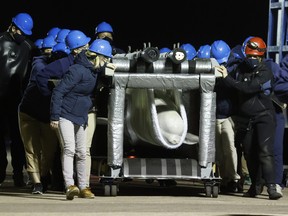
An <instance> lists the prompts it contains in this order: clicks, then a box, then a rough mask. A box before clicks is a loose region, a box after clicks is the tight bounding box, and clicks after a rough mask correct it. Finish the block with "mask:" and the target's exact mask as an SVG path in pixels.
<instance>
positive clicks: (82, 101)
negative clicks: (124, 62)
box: [50, 51, 98, 127]
mask: <svg viewBox="0 0 288 216" xmlns="http://www.w3.org/2000/svg"><path fill="white" fill-rule="evenodd" d="M97 76H98V74H97V71H96V70H95V69H94V67H93V65H92V63H91V62H90V61H89V60H88V59H87V57H86V55H85V51H83V52H81V53H80V54H78V55H77V57H76V58H75V64H73V65H72V66H70V67H69V70H68V72H67V73H66V74H65V75H64V76H63V78H62V79H61V81H60V82H59V84H58V85H57V86H56V87H55V88H54V90H53V93H52V97H51V105H50V113H51V116H50V120H51V121H58V120H59V118H60V117H63V118H65V119H68V120H70V121H71V122H73V123H74V124H77V125H81V126H84V127H85V126H86V125H87V121H88V111H89V110H90V108H91V107H92V105H93V104H92V101H91V94H92V93H93V91H94V90H95V86H96V81H97Z"/></svg>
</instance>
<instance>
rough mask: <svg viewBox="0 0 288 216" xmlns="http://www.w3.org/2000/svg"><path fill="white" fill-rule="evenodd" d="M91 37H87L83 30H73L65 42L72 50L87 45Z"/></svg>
mask: <svg viewBox="0 0 288 216" xmlns="http://www.w3.org/2000/svg"><path fill="white" fill-rule="evenodd" d="M90 40H91V38H90V37H87V36H86V35H85V34H84V33H83V32H82V31H79V30H72V31H70V32H69V33H68V35H67V36H66V38H65V43H66V44H67V46H68V48H69V49H70V50H73V49H76V48H79V47H82V46H85V45H86V44H88V43H89V42H90Z"/></svg>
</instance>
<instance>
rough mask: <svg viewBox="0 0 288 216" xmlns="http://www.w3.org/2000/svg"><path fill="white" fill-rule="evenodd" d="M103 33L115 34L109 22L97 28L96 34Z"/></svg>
mask: <svg viewBox="0 0 288 216" xmlns="http://www.w3.org/2000/svg"><path fill="white" fill-rule="evenodd" d="M101 32H110V33H113V28H112V26H111V25H110V24H109V23H107V22H101V23H100V24H99V25H98V26H97V27H96V28H95V34H98V33H101Z"/></svg>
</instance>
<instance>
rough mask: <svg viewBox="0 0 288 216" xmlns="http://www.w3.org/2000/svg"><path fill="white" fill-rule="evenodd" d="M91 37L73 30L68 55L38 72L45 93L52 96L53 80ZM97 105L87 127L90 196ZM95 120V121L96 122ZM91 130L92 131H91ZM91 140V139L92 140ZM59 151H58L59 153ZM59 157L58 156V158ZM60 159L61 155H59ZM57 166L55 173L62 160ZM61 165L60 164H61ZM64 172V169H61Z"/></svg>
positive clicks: (55, 181)
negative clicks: (92, 146) (92, 147)
mask: <svg viewBox="0 0 288 216" xmlns="http://www.w3.org/2000/svg"><path fill="white" fill-rule="evenodd" d="M90 40H91V38H90V37H87V36H86V35H85V34H84V33H83V32H82V31H79V30H72V31H70V32H69V33H68V34H67V36H66V38H65V41H66V45H67V47H68V48H69V49H70V54H69V55H68V56H67V57H64V58H61V59H58V60H56V61H53V62H52V63H50V64H48V65H46V66H45V67H44V68H43V70H42V73H38V74H37V75H36V80H37V84H38V87H39V89H40V91H41V93H42V94H43V95H47V96H48V95H49V96H50V97H51V94H52V90H53V88H54V84H53V82H52V80H55V81H57V80H60V79H62V77H63V76H64V74H66V73H67V72H68V69H69V67H70V66H71V65H73V64H74V60H75V58H76V56H77V55H78V54H79V53H81V52H82V51H83V50H87V49H88V47H89V42H90ZM91 99H93V104H95V102H94V94H93V95H92V97H91ZM95 110H96V109H95V105H94V106H93V107H92V108H91V109H90V111H89V114H88V127H87V129H86V132H87V133H88V134H87V145H86V148H87V149H86V170H87V172H86V174H87V175H86V176H87V188H86V190H85V191H86V192H85V194H86V195H85V196H87V197H89V196H92V195H93V194H92V192H91V190H90V187H89V186H90V170H91V154H90V149H91V144H92V137H93V133H94V131H95V127H96V111H95ZM94 122H95V123H94ZM89 131H92V132H91V133H89ZM90 140H91V141H90ZM58 152H60V151H58ZM58 152H57V153H58ZM57 159H58V158H57ZM59 159H60V157H59ZM56 165H57V166H56V167H55V171H54V173H58V172H59V170H60V171H61V170H62V169H61V161H58V160H57V163H56ZM59 165H60V166H59ZM61 173H62V171H61ZM52 177H53V178H52V185H53V187H55V188H61V187H62V186H61V185H60V183H59V182H61V181H60V180H61V177H60V175H57V176H52ZM55 177H56V178H55Z"/></svg>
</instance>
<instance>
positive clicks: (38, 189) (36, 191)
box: [32, 183, 43, 194]
mask: <svg viewBox="0 0 288 216" xmlns="http://www.w3.org/2000/svg"><path fill="white" fill-rule="evenodd" d="M32 194H43V186H42V184H41V183H36V184H34V186H33V189H32Z"/></svg>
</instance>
